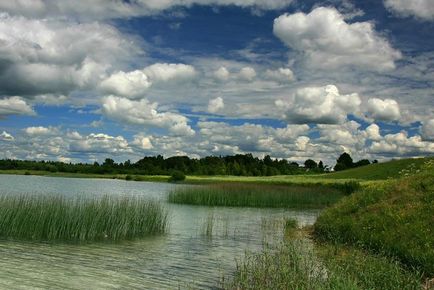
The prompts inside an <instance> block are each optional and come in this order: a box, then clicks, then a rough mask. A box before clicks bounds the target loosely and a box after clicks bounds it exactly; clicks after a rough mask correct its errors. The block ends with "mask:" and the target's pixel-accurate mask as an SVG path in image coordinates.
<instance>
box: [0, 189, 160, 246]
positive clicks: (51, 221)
mask: <svg viewBox="0 0 434 290" xmlns="http://www.w3.org/2000/svg"><path fill="white" fill-rule="evenodd" d="M166 225H167V213H166V211H165V210H164V209H163V208H162V207H161V205H160V204H159V203H156V202H152V201H146V200H143V199H142V198H138V197H122V198H120V197H109V196H105V197H102V198H94V199H84V198H75V199H67V198H65V197H59V196H8V195H7V196H1V197H0V237H2V238H11V239H22V240H38V241H95V240H113V241H115V240H122V239H132V238H138V237H144V236H147V235H152V234H159V233H164V232H165V229H166Z"/></svg>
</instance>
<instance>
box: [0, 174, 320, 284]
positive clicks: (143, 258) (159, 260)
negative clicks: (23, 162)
mask: <svg viewBox="0 0 434 290" xmlns="http://www.w3.org/2000/svg"><path fill="white" fill-rule="evenodd" d="M173 186H177V185H171V184H165V183H150V182H132V181H129V182H127V181H122V180H107V179H75V178H51V177H37V176H14V175H0V194H22V193H26V194H47V193H49V194H62V195H66V196H74V195H102V194H104V195H105V194H110V195H143V196H145V197H149V198H150V199H157V200H161V201H162V202H163V203H164V204H165V206H166V207H167V209H168V210H169V212H170V214H169V217H170V218H169V220H170V226H169V232H168V233H167V234H166V235H163V236H157V237H150V238H145V239H141V240H136V241H128V242H122V243H92V244H84V245H83V244H81V245H80V244H75V245H71V244H48V243H33V242H15V241H14V242H12V241H4V240H0V289H29V288H32V289H119V288H122V289H178V288H180V289H185V288H194V289H196V288H199V289H216V288H218V286H219V282H220V281H221V277H222V276H225V277H230V275H231V273H233V271H234V269H235V261H236V260H237V259H238V260H239V259H241V258H242V257H243V255H244V253H245V252H246V251H249V252H254V251H259V250H260V249H261V248H262V246H263V245H264V244H266V243H272V242H275V241H276V240H279V239H280V238H281V233H282V227H281V225H282V223H281V221H282V220H283V218H284V217H293V218H296V219H297V220H298V221H299V222H300V223H301V224H303V225H305V224H312V223H313V222H314V221H315V219H316V217H317V214H318V212H317V211H291V210H283V209H252V208H211V207H201V206H185V205H172V204H166V203H165V199H166V195H167V192H168V191H169V190H170V189H171V188H173ZM210 218H212V219H213V220H214V228H213V235H212V237H211V238H210V237H207V236H205V235H204V234H203V233H204V225H205V222H206V220H207V219H210ZM276 233H277V234H276Z"/></svg>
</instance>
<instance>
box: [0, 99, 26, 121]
mask: <svg viewBox="0 0 434 290" xmlns="http://www.w3.org/2000/svg"><path fill="white" fill-rule="evenodd" d="M34 114H35V112H34V111H33V109H32V107H30V105H28V104H27V103H26V101H24V100H23V99H22V98H20V97H10V98H4V99H0V118H3V117H5V116H9V115H34Z"/></svg>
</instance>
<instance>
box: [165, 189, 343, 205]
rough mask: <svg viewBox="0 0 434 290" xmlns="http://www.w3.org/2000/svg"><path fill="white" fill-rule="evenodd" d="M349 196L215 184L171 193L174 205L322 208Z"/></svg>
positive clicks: (334, 192)
mask: <svg viewBox="0 0 434 290" xmlns="http://www.w3.org/2000/svg"><path fill="white" fill-rule="evenodd" d="M344 195H345V194H344V193H343V192H341V191H339V190H338V189H336V188H331V187H323V186H316V185H313V186H295V185H294V186H280V185H259V184H234V183H227V184H213V185H201V186H190V187H177V188H175V189H174V190H172V191H171V192H170V193H169V196H168V201H169V202H171V203H180V204H191V205H206V206H234V207H236V206H244V207H281V208H322V207H325V206H329V205H331V204H333V203H335V202H337V201H338V200H339V199H341V198H342V197H343V196H344Z"/></svg>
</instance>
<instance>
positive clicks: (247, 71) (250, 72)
mask: <svg viewBox="0 0 434 290" xmlns="http://www.w3.org/2000/svg"><path fill="white" fill-rule="evenodd" d="M238 77H239V78H240V79H241V80H244V81H248V82H251V81H253V79H254V78H255V77H256V71H255V69H254V68H252V67H250V66H246V67H243V68H242V69H241V70H240V72H239V73H238Z"/></svg>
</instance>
